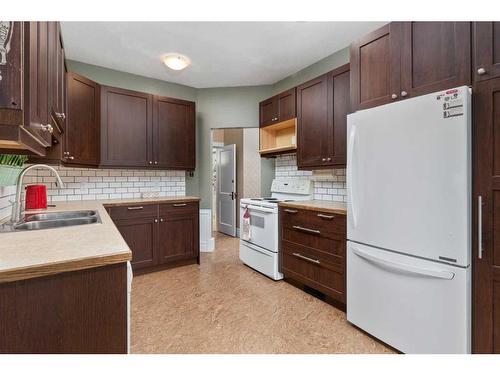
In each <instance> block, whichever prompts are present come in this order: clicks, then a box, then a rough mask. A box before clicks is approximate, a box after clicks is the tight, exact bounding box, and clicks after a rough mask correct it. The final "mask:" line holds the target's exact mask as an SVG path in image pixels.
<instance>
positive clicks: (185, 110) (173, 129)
mask: <svg viewBox="0 0 500 375" xmlns="http://www.w3.org/2000/svg"><path fill="white" fill-rule="evenodd" d="M153 118H154V120H153V123H154V131H153V147H154V158H153V159H154V161H153V164H154V166H157V167H162V168H168V169H184V170H192V169H195V168H196V126H195V103H194V102H189V101H185V100H180V99H174V98H167V97H160V96H155V97H154V101H153Z"/></svg>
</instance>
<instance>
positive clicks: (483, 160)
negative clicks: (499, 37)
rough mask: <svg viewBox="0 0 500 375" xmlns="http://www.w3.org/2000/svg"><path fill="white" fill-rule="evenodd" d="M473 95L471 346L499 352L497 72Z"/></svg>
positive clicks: (499, 91) (499, 101) (499, 118)
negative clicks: (480, 202)
mask: <svg viewBox="0 0 500 375" xmlns="http://www.w3.org/2000/svg"><path fill="white" fill-rule="evenodd" d="M473 98H474V127H473V128H474V137H473V139H474V147H473V149H474V150H475V151H474V152H475V155H474V168H473V170H474V195H473V197H474V198H473V205H474V211H473V218H474V222H473V224H472V228H473V232H474V233H473V234H474V235H473V257H472V259H473V286H474V292H473V296H474V307H473V314H472V315H473V317H474V322H473V327H474V334H473V350H474V352H476V353H500V323H499V321H500V236H498V235H497V234H498V233H500V132H498V131H497V130H498V129H500V116H499V113H500V78H496V79H492V80H488V81H483V82H479V83H478V84H476V85H475V87H474V95H473ZM479 197H481V201H482V205H481V206H479V199H480V198H479ZM479 220H480V221H479ZM478 227H479V228H478ZM478 230H481V232H480V234H481V236H479V235H478V234H479V232H478Z"/></svg>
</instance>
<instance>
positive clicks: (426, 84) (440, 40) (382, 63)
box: [351, 22, 471, 111]
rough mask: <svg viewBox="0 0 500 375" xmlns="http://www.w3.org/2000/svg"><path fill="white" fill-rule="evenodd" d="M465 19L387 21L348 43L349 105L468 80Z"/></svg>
mask: <svg viewBox="0 0 500 375" xmlns="http://www.w3.org/2000/svg"><path fill="white" fill-rule="evenodd" d="M470 28H471V23H470V22H391V23H389V24H387V25H385V26H383V27H382V28H380V29H378V30H376V31H374V32H372V33H370V34H368V35H366V36H364V37H362V38H361V39H359V40H358V41H355V42H354V43H352V44H351V107H352V110H353V111H355V110H360V109H366V108H371V107H375V106H379V105H383V104H387V103H391V102H393V101H397V100H403V99H406V98H410V97H415V96H419V95H424V94H429V93H432V92H435V91H440V90H445V89H449V88H453V87H457V86H462V85H468V84H470V82H471V79H470V69H471V58H470V54H471V33H470Z"/></svg>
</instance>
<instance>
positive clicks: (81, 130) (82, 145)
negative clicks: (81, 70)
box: [63, 73, 99, 166]
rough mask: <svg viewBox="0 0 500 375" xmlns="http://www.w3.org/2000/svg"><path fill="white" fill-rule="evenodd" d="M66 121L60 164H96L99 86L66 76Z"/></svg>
mask: <svg viewBox="0 0 500 375" xmlns="http://www.w3.org/2000/svg"><path fill="white" fill-rule="evenodd" d="M67 93H68V108H67V112H68V114H67V115H68V117H67V124H66V132H65V142H64V150H65V151H64V155H63V160H64V161H65V162H67V163H69V164H77V165H89V166H96V165H98V164H99V85H98V84H97V83H95V82H93V81H91V80H89V79H87V78H85V77H82V76H79V75H78V74H75V73H68V75H67Z"/></svg>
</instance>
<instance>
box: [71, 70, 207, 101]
mask: <svg viewBox="0 0 500 375" xmlns="http://www.w3.org/2000/svg"><path fill="white" fill-rule="evenodd" d="M66 64H67V67H68V70H69V71H71V72H75V73H77V74H81V75H82V76H85V77H87V78H90V79H91V80H93V81H96V82H97V83H100V84H102V85H107V86H114V87H119V88H122V89H128V90H136V91H142V92H147V93H151V94H158V95H162V96H171V97H174V98H179V99H184V100H191V101H196V91H197V90H196V89H195V88H194V87H189V86H184V85H179V84H177V83H171V82H166V81H162V80H159V79H154V78H148V77H143V76H138V75H136V74H131V73H126V72H120V71H118V70H113V69H108V68H104V67H102V66H97V65H91V64H85V63H82V62H79V61H74V60H67V61H66Z"/></svg>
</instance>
